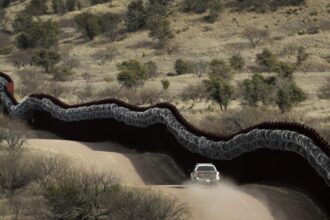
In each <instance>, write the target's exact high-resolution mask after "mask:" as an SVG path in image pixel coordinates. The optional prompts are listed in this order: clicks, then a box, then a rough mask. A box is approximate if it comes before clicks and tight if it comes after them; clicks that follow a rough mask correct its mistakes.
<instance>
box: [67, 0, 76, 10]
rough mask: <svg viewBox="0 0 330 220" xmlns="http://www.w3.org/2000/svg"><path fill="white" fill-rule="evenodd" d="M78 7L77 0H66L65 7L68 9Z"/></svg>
mask: <svg viewBox="0 0 330 220" xmlns="http://www.w3.org/2000/svg"><path fill="white" fill-rule="evenodd" d="M77 7H78V1H77V0H67V1H66V8H67V10H68V11H74V10H76V8H77Z"/></svg>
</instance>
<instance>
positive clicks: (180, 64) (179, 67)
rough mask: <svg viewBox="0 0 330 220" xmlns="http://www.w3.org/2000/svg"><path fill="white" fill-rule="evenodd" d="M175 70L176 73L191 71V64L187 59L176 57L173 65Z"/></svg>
mask: <svg viewBox="0 0 330 220" xmlns="http://www.w3.org/2000/svg"><path fill="white" fill-rule="evenodd" d="M174 68H175V71H176V73H177V74H178V75H181V74H185V73H189V72H191V69H192V68H191V65H190V63H189V62H188V61H185V60H182V59H177V60H176V61H175V65H174Z"/></svg>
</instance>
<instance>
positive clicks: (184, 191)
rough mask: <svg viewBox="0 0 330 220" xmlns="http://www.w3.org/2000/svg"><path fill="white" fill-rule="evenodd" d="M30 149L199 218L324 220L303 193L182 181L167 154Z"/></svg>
mask: <svg viewBox="0 0 330 220" xmlns="http://www.w3.org/2000/svg"><path fill="white" fill-rule="evenodd" d="M28 145H29V147H30V148H34V149H38V150H42V151H46V152H53V153H59V154H62V155H64V156H67V157H69V158H72V160H73V161H74V162H75V163H77V164H78V165H80V166H85V167H93V168H95V169H97V170H102V171H104V170H105V171H111V172H112V173H113V174H114V175H115V176H117V177H119V178H120V179H121V181H122V182H123V183H125V184H130V185H134V186H146V185H149V187H152V188H156V189H159V190H161V191H163V192H165V193H166V194H168V195H169V196H173V197H176V198H177V199H179V201H180V202H184V203H186V204H187V206H188V207H190V209H191V213H192V216H191V219H193V220H200V219H207V220H215V219H221V220H250V219H251V220H296V219H297V220H298V219H299V220H326V219H327V218H326V216H324V214H323V213H322V212H321V210H320V209H319V208H318V207H317V206H316V205H315V204H314V203H313V202H312V201H311V200H310V199H309V198H308V197H307V196H305V195H304V194H302V193H300V192H296V191H293V190H290V189H286V188H280V187H272V186H264V185H244V186H237V185H235V184H234V183H231V182H229V181H223V182H222V183H221V184H219V185H218V186H215V187H205V186H196V185H191V184H189V183H187V184H183V185H181V183H182V182H184V181H185V176H184V174H183V172H182V171H181V170H180V169H179V168H178V167H177V166H176V165H175V163H174V162H173V161H172V160H171V159H170V158H169V157H167V156H165V155H162V154H154V153H138V152H136V151H133V150H129V149H126V148H124V147H122V146H120V145H118V144H115V143H110V142H108V143H86V142H75V141H66V140H60V139H29V140H28Z"/></svg>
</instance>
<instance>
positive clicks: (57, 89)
mask: <svg viewBox="0 0 330 220" xmlns="http://www.w3.org/2000/svg"><path fill="white" fill-rule="evenodd" d="M46 90H47V93H48V94H50V95H53V96H55V97H60V96H61V95H63V94H66V93H67V92H68V89H67V88H66V87H65V86H64V85H63V84H62V83H60V82H56V81H50V82H48V83H47V86H46Z"/></svg>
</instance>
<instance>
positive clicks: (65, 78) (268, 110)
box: [0, 0, 330, 136]
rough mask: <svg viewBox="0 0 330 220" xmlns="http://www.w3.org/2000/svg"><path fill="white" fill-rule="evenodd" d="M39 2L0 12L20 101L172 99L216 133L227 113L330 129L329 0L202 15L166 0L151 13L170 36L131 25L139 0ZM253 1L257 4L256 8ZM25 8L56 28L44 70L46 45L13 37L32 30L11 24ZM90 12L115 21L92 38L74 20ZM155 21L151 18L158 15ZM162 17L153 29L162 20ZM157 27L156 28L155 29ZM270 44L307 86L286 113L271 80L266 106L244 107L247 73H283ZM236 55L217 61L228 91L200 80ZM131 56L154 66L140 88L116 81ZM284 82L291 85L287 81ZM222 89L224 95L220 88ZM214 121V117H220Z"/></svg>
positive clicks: (6, 67)
mask: <svg viewBox="0 0 330 220" xmlns="http://www.w3.org/2000/svg"><path fill="white" fill-rule="evenodd" d="M33 2H38V1H29V0H25V1H24V0H22V1H11V3H10V4H9V5H8V6H7V7H5V8H3V9H2V14H4V15H3V16H2V17H0V19H2V22H1V25H0V28H1V29H2V32H1V38H2V39H3V41H2V42H3V43H2V44H1V43H0V51H2V52H1V55H0V71H2V72H5V73H8V74H9V75H10V76H12V77H13V78H14V79H15V82H16V91H17V92H16V96H17V98H23V97H24V96H25V95H28V94H30V93H40V92H44V93H51V94H53V95H55V96H57V97H59V98H60V99H62V100H64V101H66V102H68V103H77V102H83V101H92V100H96V99H101V98H109V97H115V98H120V99H123V100H126V101H127V102H130V103H133V104H138V105H149V104H153V103H156V102H160V101H169V102H171V103H173V104H175V105H176V106H177V107H178V108H179V109H180V111H181V112H182V113H183V114H184V115H185V117H187V118H189V120H190V121H192V122H193V123H194V124H195V125H196V126H199V127H202V128H205V129H210V130H212V131H214V132H218V131H220V132H221V131H222V130H228V129H227V128H226V127H223V125H218V124H224V123H218V121H219V120H222V119H221V118H224V120H226V119H228V118H229V119H230V118H234V117H244V118H247V117H248V118H249V120H247V122H246V126H250V125H252V124H255V123H257V122H259V121H262V120H266V119H270V120H295V121H298V122H304V123H306V124H308V125H310V126H312V127H314V128H315V129H318V130H319V131H320V132H322V133H323V134H324V135H325V136H326V134H327V133H328V132H327V131H328V130H327V129H329V127H330V100H329V93H330V89H329V88H330V86H329V82H330V81H329V77H330V63H329V62H330V50H329V49H330V4H329V2H328V1H327V0H306V1H297V2H299V4H296V3H295V4H291V3H287V4H283V5H280V6H276V7H275V6H273V5H272V4H271V3H269V5H262V7H261V6H260V8H259V6H258V5H257V6H256V5H255V2H257V1H252V0H251V1H246V2H247V3H246V4H247V5H244V4H243V3H242V1H235V0H223V1H214V2H221V10H220V9H219V10H218V11H216V12H214V10H213V8H212V5H211V6H209V7H208V8H206V9H205V11H203V12H198V13H196V12H195V11H194V10H192V9H190V11H189V10H187V9H186V7H187V5H186V4H187V1H184V0H180V1H179V0H174V1H162V2H169V3H164V5H166V6H164V7H165V8H166V9H164V10H166V13H165V14H164V13H163V14H162V13H161V12H157V11H156V10H155V11H156V12H152V13H156V16H154V14H153V15H152V16H154V17H156V18H157V19H158V17H161V18H160V20H161V21H163V20H166V22H168V25H166V24H165V25H164V30H166V31H168V33H169V32H170V33H171V34H168V35H166V33H167V32H166V31H164V30H163V34H164V33H165V35H164V36H163V39H162V40H163V41H161V40H160V38H159V37H158V38H157V37H155V35H152V34H151V32H152V29H151V28H152V27H149V26H148V25H146V26H144V27H142V28H138V29H135V30H133V31H132V30H129V28H128V27H129V26H128V25H127V19H128V16H129V14H128V10H129V8H130V5H132V2H133V1H129V0H112V1H103V2H102V1H100V2H98V3H99V4H94V3H93V4H92V3H91V2H92V1H86V0H79V1H74V2H76V4H77V5H74V6H73V8H71V9H70V10H69V9H65V8H64V9H63V8H61V7H60V6H57V8H56V10H55V7H54V2H53V1H45V2H46V3H45V5H44V6H45V8H44V9H42V10H41V12H40V11H36V12H33V13H32V9H34V10H36V9H35V8H32V9H29V7H30V8H31V5H33V4H32V3H33ZM41 2H43V1H41ZM59 2H60V1H59ZM64 2H66V1H64ZM96 2H97V1H96ZM192 2H198V1H197V0H194V1H192ZM205 2H212V1H205ZM249 2H251V3H249ZM266 2H272V1H266ZM288 2H290V1H288ZM293 2H294V1H293ZM300 2H304V3H301V4H300ZM142 4H143V5H144V7H145V10H146V11H148V9H149V11H150V9H152V7H156V6H153V5H151V3H150V2H149V1H144V2H143V3H142ZM196 4H197V3H196ZM214 4H215V3H214ZM219 4H220V3H219ZM249 4H250V5H249ZM253 4H254V7H251V5H253ZM264 4H266V3H264ZM267 4H268V3H267ZM67 6H68V5H67ZM141 7H142V6H141ZM148 7H149V8H148ZM162 7H163V6H162ZM191 7H192V6H191ZM205 7H206V6H205ZM160 8H161V7H160ZM37 9H38V8H37ZM60 9H61V10H60ZM161 9H162V10H163V8H161ZM29 10H30V12H31V13H32V20H33V21H34V22H46V21H48V20H51V21H52V22H55V23H56V24H57V25H58V28H59V33H58V35H57V36H56V43H55V44H53V45H51V46H50V47H47V48H46V49H47V50H53V51H56V53H58V54H59V56H60V58H59V59H58V60H57V61H56V62H55V61H54V62H55V63H54V65H51V70H46V69H45V66H43V65H44V63H45V62H44V63H43V64H41V63H40V62H39V64H37V61H35V60H33V59H32V58H33V56H34V55H33V54H35V53H36V52H35V50H37V49H38V48H39V49H40V48H43V46H42V45H41V46H40V45H35V46H27V48H20V47H19V46H18V44H17V39H18V36H19V35H20V34H22V33H24V32H28V30H18V29H19V28H17V27H16V29H15V21H16V23H17V18H18V17H19V15H21V14H24V13H29ZM213 12H214V13H216V16H214V17H215V18H214V19H213V20H210V19H209V20H208V19H206V18H208V17H211V15H212V13H213ZM84 13H85V14H86V13H87V14H92V15H96V16H102V15H104V14H108V15H109V19H110V20H108V21H105V22H108V23H109V24H107V25H105V26H106V28H105V30H103V31H98V32H97V35H96V33H95V35H96V36H95V37H94V36H93V39H88V37H87V38H86V33H84V31H82V30H81V28H79V24H78V23H77V16H78V15H79V14H80V15H81V14H84ZM150 13H151V12H149V13H148V12H146V16H149V17H152V16H151V15H150ZM157 13H159V14H157ZM111 16H112V17H111ZM154 17H152V18H154ZM211 18H213V17H211ZM111 19H112V20H111ZM157 19H154V20H156V21H158V20H157ZM162 19H163V20H162ZM149 20H152V19H149ZM161 21H159V22H160V23H157V24H156V26H157V25H158V26H161V24H163V23H161ZM111 22H113V23H111ZM166 22H165V23H166ZM101 23H102V22H101ZM16 26H17V24H16ZM101 26H102V25H101ZM150 26H152V25H150ZM162 27H163V26H162ZM101 29H102V27H101ZM167 29H168V30H167ZM110 30H111V31H110ZM154 30H158V31H160V30H159V28H158V29H157V28H154ZM85 31H86V30H85ZM158 33H159V32H158ZM256 33H257V34H256ZM170 35H171V36H170ZM166 36H167V38H166ZM39 40H40V39H39ZM4 42H7V43H4ZM160 43H163V45H160ZM39 44H40V42H39ZM266 48H267V49H269V50H270V51H271V53H272V54H271V56H273V57H274V60H275V59H276V61H274V62H276V63H279V64H281V63H284V64H285V65H286V67H288V66H289V67H288V69H290V68H291V67H292V70H291V69H290V70H289V72H290V74H292V78H293V79H290V82H291V81H292V82H293V84H295V85H296V86H297V87H298V88H300V89H301V90H302V92H303V93H304V99H301V100H299V101H297V102H295V101H293V102H292V103H293V104H292V105H290V106H289V108H288V109H286V108H285V109H284V110H285V111H284V110H283V109H282V110H283V111H280V110H279V107H278V105H279V104H278V100H277V99H278V96H279V95H278V94H279V93H278V92H270V91H269V90H270V89H269V88H268V87H266V88H264V87H262V88H263V89H265V90H264V91H262V92H261V93H262V94H266V96H267V101H265V103H264V100H263V98H261V99H260V100H257V101H256V102H254V103H252V104H251V103H248V104H246V100H245V99H244V97H246V96H244V94H245V93H244V92H246V90H244V88H245V87H244V86H242V85H243V82H244V80H246V79H251V78H252V76H253V75H254V74H258V75H261V76H263V77H264V78H265V80H266V81H267V78H269V77H271V76H276V75H277V74H278V71H277V70H276V68H268V67H267V68H265V66H262V65H261V64H260V63H258V62H257V58H256V57H257V55H258V54H261V53H262V52H263V51H264V49H266ZM41 50H42V49H41ZM235 55H239V57H241V58H242V59H243V60H244V65H242V66H241V67H239V68H236V69H235V68H232V69H230V70H229V69H228V70H227V69H226V66H224V65H222V64H221V62H220V64H219V63H218V64H219V66H218V67H219V68H220V72H221V71H223V72H226V71H227V72H228V73H229V74H230V77H229V78H228V79H226V80H227V81H226V83H229V84H230V85H231V93H230V97H229V98H228V97H221V96H220V97H218V99H217V97H216V96H217V95H216V94H215V95H213V96H212V95H211V96H210V94H209V93H207V92H205V89H204V88H203V86H204V82H205V80H206V81H207V80H209V79H210V72H212V68H213V67H212V61H213V60H215V59H217V60H218V61H219V60H220V61H223V62H225V63H228V64H225V65H227V66H228V65H229V63H230V60H231V58H232V57H233V56H235ZM298 57H300V58H298ZM301 57H303V58H301ZM39 58H40V57H39ZM129 60H134V61H136V63H133V64H132V63H131V64H128V65H137V66H138V65H140V66H138V67H139V68H142V69H137V71H136V72H142V71H144V69H143V68H147V67H148V68H147V69H148V71H149V72H148V74H149V75H148V77H145V76H143V78H142V80H140V81H138V82H139V83H136V82H135V81H134V83H136V84H134V85H131V84H127V83H128V82H127V77H132V75H129V76H127V75H123V77H124V78H122V79H123V80H122V81H120V80H119V75H120V74H121V72H125V71H126V69H125V71H124V70H123V69H124V68H126V67H125V66H124V64H123V63H124V62H125V61H129ZM178 60H181V61H182V62H181V64H182V63H183V64H182V65H181V66H179V68H180V67H181V70H182V68H183V70H182V71H181V72H180V70H179V73H178V68H176V63H177V61H178ZM30 64H32V65H30ZM147 64H148V65H147ZM184 65H186V66H184ZM233 65H235V64H233ZM233 65H232V67H234V66H233ZM285 65H284V66H285ZM120 66H121V67H120ZM123 66H124V67H123ZM182 66H183V67H182ZM221 68H222V69H221ZM280 71H281V70H280ZM123 74H126V73H123ZM129 74H131V73H129ZM125 77H126V78H125ZM136 79H137V78H134V80H136ZM138 79H140V78H138ZM124 80H126V81H124ZM129 80H133V78H129ZM281 80H282V79H276V83H275V87H276V88H275V90H276V91H277V90H278V89H279V88H282V87H283V85H284V84H283V83H281ZM282 81H284V82H285V81H286V79H284V80H282ZM279 82H280V83H279ZM125 83H126V84H125ZM129 83H132V82H129ZM267 88H268V89H267ZM218 89H219V88H218ZM216 91H217V92H216V93H220V94H222V93H224V91H222V90H221V91H220V92H219V91H218V90H216ZM272 91H273V89H272ZM249 95H251V94H249ZM228 96H229V95H228ZM286 98H287V97H286ZM219 99H220V101H219ZM224 99H225V101H224ZM227 99H228V100H227ZM289 99H290V100H291V97H290V98H287V99H286V100H284V102H286V101H287V100H289ZM219 102H225V103H224V104H225V109H227V110H224V111H222V110H221V108H222V107H223V106H222V105H223V103H220V107H219ZM246 106H252V108H253V109H252V110H251V109H249V110H248V111H247V112H248V113H249V114H248V113H239V112H240V111H241V109H242V108H243V109H245V107H246ZM256 106H257V108H256V110H254V109H255V107H256ZM260 109H261V110H260ZM243 111H244V110H243ZM255 111H257V112H258V111H261V112H264V113H265V114H264V115H263V116H262V117H260V118H253V115H255V113H252V112H255ZM281 112H284V113H281ZM244 114H245V115H244ZM237 115H240V116H237ZM270 115H271V116H270ZM222 116H223V117H222ZM214 121H216V122H217V123H216V124H214V123H213V122H214ZM227 121H228V120H227ZM210 124H211V125H210ZM240 126H245V125H240ZM232 129H234V130H235V129H238V128H237V127H234V128H232Z"/></svg>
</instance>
